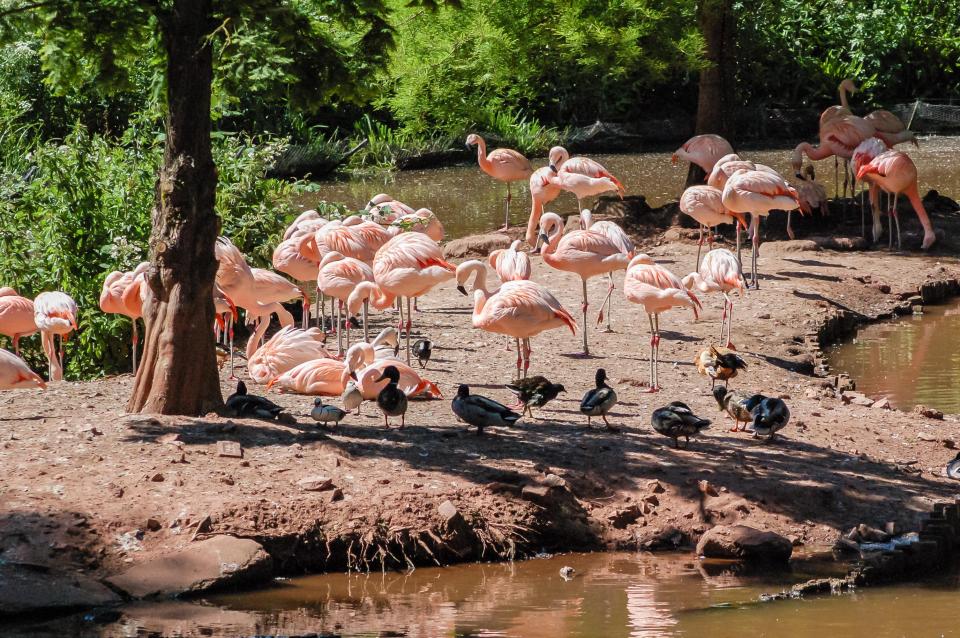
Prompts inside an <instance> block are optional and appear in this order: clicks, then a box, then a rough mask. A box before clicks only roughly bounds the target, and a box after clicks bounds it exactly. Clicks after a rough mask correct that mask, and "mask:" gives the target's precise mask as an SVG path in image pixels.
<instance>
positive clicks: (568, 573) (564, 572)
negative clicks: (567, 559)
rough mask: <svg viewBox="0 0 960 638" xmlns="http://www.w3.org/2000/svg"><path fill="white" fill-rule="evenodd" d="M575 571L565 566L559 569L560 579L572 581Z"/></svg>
mask: <svg viewBox="0 0 960 638" xmlns="http://www.w3.org/2000/svg"><path fill="white" fill-rule="evenodd" d="M576 571H577V570H575V569H574V568H573V567H567V566H564V567H561V568H560V578H562V579H564V580H572V579H573V575H574V574H575V573H576Z"/></svg>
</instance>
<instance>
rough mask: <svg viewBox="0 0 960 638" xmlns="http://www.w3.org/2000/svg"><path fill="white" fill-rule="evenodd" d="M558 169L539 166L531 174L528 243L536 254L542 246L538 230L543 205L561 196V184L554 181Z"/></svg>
mask: <svg viewBox="0 0 960 638" xmlns="http://www.w3.org/2000/svg"><path fill="white" fill-rule="evenodd" d="M554 173H556V171H555V170H554V169H553V168H552V167H551V166H544V167H542V168H538V169H537V170H535V171H534V172H533V175H531V176H530V199H531V200H532V202H531V207H530V219H529V220H528V221H527V234H526V240H527V244H528V245H529V246H530V247H531V248H533V251H534V253H535V254H536V253H537V252H538V250H539V248H540V242H539V241H538V239H539V234H538V232H537V231H538V230H539V228H540V216H541V215H543V207H544V205H545V204H548V203H550V202H552V201H553V200H555V199H556V198H557V197H559V196H560V186H559V185H558V184H556V183H554V182H553V176H554Z"/></svg>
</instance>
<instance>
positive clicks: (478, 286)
mask: <svg viewBox="0 0 960 638" xmlns="http://www.w3.org/2000/svg"><path fill="white" fill-rule="evenodd" d="M469 273H470V274H472V275H474V278H473V289H474V290H475V291H476V290H482V291H483V292H484V294H486V295H489V294H490V291H488V290H487V267H486V266H484V265H483V263H476V264H473V265H471V267H470V269H469ZM469 276H470V275H467V278H468V279H469Z"/></svg>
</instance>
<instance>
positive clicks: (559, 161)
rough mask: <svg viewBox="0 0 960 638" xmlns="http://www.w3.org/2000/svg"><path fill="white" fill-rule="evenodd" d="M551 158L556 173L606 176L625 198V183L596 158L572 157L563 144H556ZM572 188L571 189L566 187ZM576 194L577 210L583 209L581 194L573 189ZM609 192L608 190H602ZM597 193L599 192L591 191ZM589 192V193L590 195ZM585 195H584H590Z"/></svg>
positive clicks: (595, 177) (594, 176)
mask: <svg viewBox="0 0 960 638" xmlns="http://www.w3.org/2000/svg"><path fill="white" fill-rule="evenodd" d="M549 158H550V168H552V169H553V171H554V172H555V173H557V174H558V175H560V174H561V173H578V174H580V175H585V176H587V177H592V178H594V179H600V178H604V177H606V178H607V179H609V180H610V181H611V182H613V184H614V186H616V192H617V194H618V195H619V196H620V198H621V199H623V196H624V194H625V193H626V189H625V188H624V187H623V184H621V183H620V180H618V179H617V178H616V177H614V176H613V174H612V173H611V172H610V171H608V170H607V169H606V168H605V167H604V166H603V164H601V163H600V162H598V161H596V160H592V159H590V158H589V157H570V153H568V152H567V149H565V148H563V147H562V146H554V147H553V148H551V149H550V153H549ZM565 190H570V189H565ZM571 192H573V194H574V195H576V196H577V210H582V209H583V206H582V205H581V202H580V199H581V196H580V195H579V194H578V193H577V191H575V190H573V191H571ZM602 192H607V191H602ZM589 194H597V193H589ZM589 194H588V195H589ZM588 195H584V197H586V196H588Z"/></svg>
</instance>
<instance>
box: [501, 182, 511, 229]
mask: <svg viewBox="0 0 960 638" xmlns="http://www.w3.org/2000/svg"><path fill="white" fill-rule="evenodd" d="M511 199H513V195H512V194H511V193H510V182H507V206H506V213H505V214H504V218H503V230H507V229H508V228H510V200H511Z"/></svg>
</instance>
